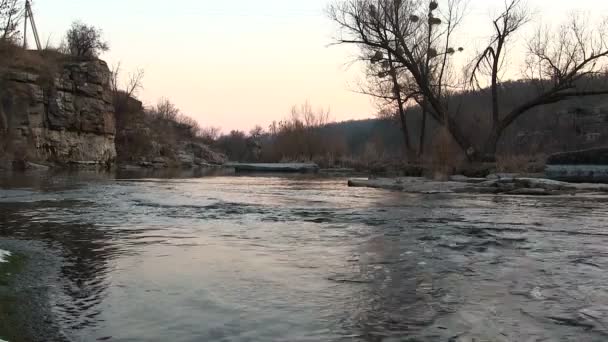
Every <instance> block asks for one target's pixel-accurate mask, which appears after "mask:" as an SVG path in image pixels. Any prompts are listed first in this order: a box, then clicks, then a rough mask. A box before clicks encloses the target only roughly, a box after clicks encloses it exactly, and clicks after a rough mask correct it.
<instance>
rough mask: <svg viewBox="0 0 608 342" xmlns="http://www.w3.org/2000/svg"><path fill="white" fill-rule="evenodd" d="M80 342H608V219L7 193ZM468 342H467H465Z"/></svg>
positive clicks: (419, 202)
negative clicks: (42, 254)
mask: <svg viewBox="0 0 608 342" xmlns="http://www.w3.org/2000/svg"><path fill="white" fill-rule="evenodd" d="M0 184H1V185H2V187H3V190H0V235H1V236H4V237H10V238H19V239H30V240H38V241H44V242H46V243H47V245H48V247H49V248H51V249H54V250H57V251H59V252H60V254H61V255H62V257H63V259H64V263H63V267H62V268H61V274H60V276H61V278H60V279H61V280H60V283H59V284H58V286H57V288H56V289H54V290H53V296H52V301H53V303H52V304H53V307H54V309H53V310H54V313H55V316H56V320H57V321H58V322H59V324H60V325H61V327H62V330H63V332H64V333H65V334H66V336H68V337H69V338H70V339H71V340H73V341H94V340H108V341H239V342H240V341H404V340H406V339H407V338H417V339H418V340H420V341H448V340H450V338H451V339H452V340H451V341H469V340H472V339H473V338H477V339H478V340H484V339H485V340H490V341H605V340H607V339H608V335H607V334H606V333H607V332H608V330H606V329H608V293H607V290H608V288H607V286H608V274H607V273H606V272H605V269H606V267H608V231H607V229H606V227H607V222H608V206H607V203H606V202H605V201H601V200H598V199H593V200H585V199H579V198H574V197H573V198H534V197H505V196H468V195H411V194H402V193H396V192H389V191H382V190H374V189H362V188H347V187H346V180H345V179H333V178H332V179H327V178H313V177H308V176H306V177H299V176H292V177H235V176H215V177H203V178H190V179H155V178H147V179H114V178H113V177H99V176H94V175H91V176H82V175H80V176H76V175H71V176H70V175H61V176H58V175H54V176H48V177H42V178H40V177H30V178H28V177H19V178H15V177H12V178H7V177H4V178H1V179H0ZM458 339H460V340H458Z"/></svg>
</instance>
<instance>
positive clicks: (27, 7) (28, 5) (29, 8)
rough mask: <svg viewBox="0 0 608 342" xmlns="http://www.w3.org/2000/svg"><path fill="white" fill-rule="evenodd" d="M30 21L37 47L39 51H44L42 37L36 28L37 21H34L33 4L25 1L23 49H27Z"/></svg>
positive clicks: (28, 0)
mask: <svg viewBox="0 0 608 342" xmlns="http://www.w3.org/2000/svg"><path fill="white" fill-rule="evenodd" d="M28 19H29V20H30V23H31V25H32V32H33V34H34V39H35V40H36V47H37V48H38V51H40V50H42V44H40V36H38V29H37V28H36V21H35V20H34V12H33V11H32V4H31V3H30V0H25V18H24V20H23V21H24V28H23V48H24V49H27V20H28Z"/></svg>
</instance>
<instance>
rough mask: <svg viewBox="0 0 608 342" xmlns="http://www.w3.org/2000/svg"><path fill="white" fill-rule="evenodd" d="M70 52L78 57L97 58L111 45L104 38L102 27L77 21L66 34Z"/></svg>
mask: <svg viewBox="0 0 608 342" xmlns="http://www.w3.org/2000/svg"><path fill="white" fill-rule="evenodd" d="M66 41H67V47H68V50H69V52H70V53H71V54H72V55H74V56H77V57H85V58H97V57H98V56H99V54H101V53H102V52H106V51H108V50H109V45H108V43H107V42H105V41H104V40H103V38H102V32H101V30H100V29H98V28H96V27H94V26H90V25H86V24H84V23H82V22H79V21H76V22H74V23H72V27H71V28H70V29H69V30H68V32H67V34H66Z"/></svg>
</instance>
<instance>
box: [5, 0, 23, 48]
mask: <svg viewBox="0 0 608 342" xmlns="http://www.w3.org/2000/svg"><path fill="white" fill-rule="evenodd" d="M22 8H23V4H22V2H21V0H0V40H2V41H7V40H12V39H14V38H15V35H16V34H18V33H19V30H18V26H19V23H20V22H21V19H22V17H23V10H22Z"/></svg>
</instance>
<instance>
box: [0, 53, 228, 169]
mask: <svg viewBox="0 0 608 342" xmlns="http://www.w3.org/2000/svg"><path fill="white" fill-rule="evenodd" d="M4 49H6V48H4ZM111 76H112V75H111V72H110V70H109V68H108V66H107V64H106V62H104V61H102V60H99V59H79V58H75V57H71V56H67V55H63V54H60V53H57V52H49V51H42V52H39V51H23V50H20V49H16V48H14V49H13V50H10V51H5V50H2V47H0V171H1V170H19V171H28V170H36V171H39V170H46V169H49V168H87V169H91V168H97V169H100V168H105V169H109V168H113V167H116V166H119V167H126V168H154V169H159V168H185V169H190V168H201V167H207V166H211V165H221V164H223V163H224V162H226V157H225V156H224V155H223V154H221V153H218V152H215V151H213V150H212V149H211V148H209V146H207V145H206V144H205V143H204V141H201V139H199V138H198V137H197V136H196V134H193V126H191V125H188V124H185V123H180V122H178V121H176V120H175V119H167V118H162V117H158V116H154V115H150V114H149V113H147V111H146V109H145V108H144V107H143V105H142V103H141V102H140V101H137V100H136V99H134V98H132V97H131V96H129V95H125V94H124V93H122V92H120V91H119V90H117V89H115V88H114V87H113V86H112V81H111Z"/></svg>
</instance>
